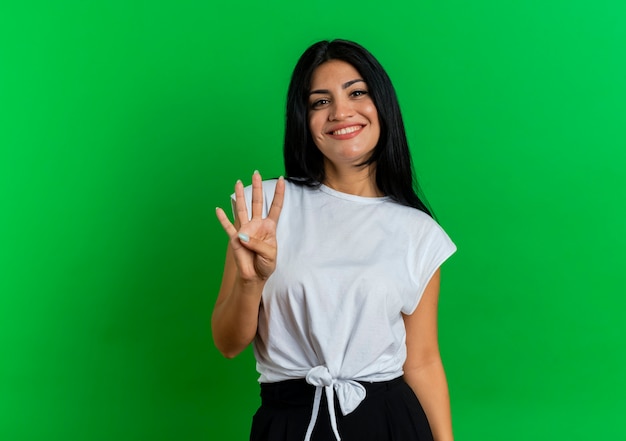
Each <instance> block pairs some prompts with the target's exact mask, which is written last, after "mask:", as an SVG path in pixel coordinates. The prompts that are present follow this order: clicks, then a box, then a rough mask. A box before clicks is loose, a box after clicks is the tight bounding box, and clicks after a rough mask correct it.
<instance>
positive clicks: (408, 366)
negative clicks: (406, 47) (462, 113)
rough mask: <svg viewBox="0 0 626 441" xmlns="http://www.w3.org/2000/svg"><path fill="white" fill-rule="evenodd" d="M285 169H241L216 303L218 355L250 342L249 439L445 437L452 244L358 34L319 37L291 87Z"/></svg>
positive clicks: (385, 81) (384, 79) (386, 85)
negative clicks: (446, 291) (442, 286)
mask: <svg viewBox="0 0 626 441" xmlns="http://www.w3.org/2000/svg"><path fill="white" fill-rule="evenodd" d="M284 160H285V169H286V175H287V179H283V178H282V177H281V178H279V179H277V180H268V181H265V182H262V179H261V176H260V175H259V174H258V172H255V174H254V175H253V176H252V185H251V186H250V187H248V188H245V189H244V187H243V184H242V183H241V181H238V182H237V184H236V185H235V195H234V213H235V220H234V223H231V222H230V221H229V220H228V217H227V216H226V214H225V213H224V211H223V210H222V209H219V208H218V209H217V217H218V219H219V220H220V222H221V224H222V226H223V228H224V230H225V231H226V233H227V234H228V236H229V238H230V241H229V246H228V249H227V252H226V263H225V267H224V275H223V280H222V285H221V288H220V292H219V295H218V298H217V301H216V304H215V309H214V312H213V317H212V328H213V338H214V341H215V344H216V346H217V347H218V349H219V350H220V351H221V352H222V353H223V354H224V355H225V356H226V357H234V356H235V355H237V354H238V353H239V352H241V351H242V350H243V349H244V348H245V347H246V346H247V345H248V344H250V343H251V342H253V343H254V351H255V356H256V359H257V369H258V371H259V373H260V374H261V377H260V379H259V381H260V383H261V398H262V404H261V407H260V408H259V410H258V411H257V413H256V414H255V416H254V419H253V424H252V433H251V437H250V439H251V440H254V441H261V440H268V441H283V440H284V441H299V440H305V441H308V440H314V441H329V440H332V439H336V440H340V439H343V440H345V441H353V440H354V441H357V440H358V441H364V440H376V441H384V440H399V441H400V440H401V441H410V440H420V441H421V440H433V439H434V440H436V441H449V440H452V439H453V438H452V424H451V418H450V404H449V397H448V387H447V382H446V377H445V373H444V369H443V366H442V362H441V357H440V354H439V347H438V341H437V301H438V296H439V280H440V274H439V267H440V265H441V264H442V263H443V262H444V261H445V260H446V259H447V258H448V257H449V256H450V255H451V254H452V253H454V251H455V250H456V248H455V246H454V244H453V243H452V241H451V240H450V239H449V237H448V236H447V235H446V233H445V232H444V231H443V230H442V229H441V227H440V226H439V225H438V224H437V223H436V222H435V221H434V220H433V219H432V217H431V216H430V212H429V210H428V209H427V207H426V206H425V205H424V203H423V202H422V200H420V198H419V197H418V195H417V193H416V190H415V188H416V186H414V179H413V171H412V165H411V158H410V155H409V149H408V145H407V140H406V135H405V131H404V125H403V122H402V117H401V114H400V109H399V106H398V101H397V98H396V95H395V91H394V89H393V86H392V84H391V81H390V79H389V77H388V76H387V74H386V73H385V71H384V70H383V68H382V67H381V65H380V64H379V63H378V61H377V60H376V59H375V58H374V57H373V56H372V55H371V54H370V53H369V52H368V51H367V50H365V49H364V48H363V47H361V46H359V45H358V44H356V43H353V42H349V41H344V40H334V41H331V42H328V41H321V42H319V43H316V44H314V45H313V46H311V47H310V48H308V49H307V50H306V51H305V52H304V54H303V55H302V57H301V58H300V60H299V61H298V63H297V65H296V67H295V70H294V72H293V76H292V79H291V83H290V86H289V92H288V98H287V120H286V130H285V144H284Z"/></svg>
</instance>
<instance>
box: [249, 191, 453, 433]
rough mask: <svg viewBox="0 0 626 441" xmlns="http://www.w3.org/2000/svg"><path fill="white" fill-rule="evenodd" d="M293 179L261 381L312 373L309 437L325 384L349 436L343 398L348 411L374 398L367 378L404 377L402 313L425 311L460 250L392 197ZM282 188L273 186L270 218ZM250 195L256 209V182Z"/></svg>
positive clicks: (258, 345) (260, 337) (264, 312)
mask: <svg viewBox="0 0 626 441" xmlns="http://www.w3.org/2000/svg"><path fill="white" fill-rule="evenodd" d="M285 184H286V188H285V199H284V205H283V209H282V212H281V215H280V219H279V221H278V227H277V232H276V234H277V243H278V256H277V263H276V270H275V272H274V273H273V274H272V275H271V276H270V277H269V279H268V280H267V283H266V285H265V288H264V290H263V294H262V302H261V307H260V311H259V324H258V332H257V336H256V338H255V340H254V353H255V357H256V360H257V370H258V371H259V373H260V374H261V377H260V378H259V381H260V382H270V383H271V382H277V381H283V380H288V379H294V378H305V379H306V381H307V382H308V383H310V384H313V385H315V386H317V390H316V397H315V401H314V409H313V416H312V418H311V424H310V425H309V430H308V433H307V438H306V439H308V438H309V437H310V434H311V432H312V430H313V427H314V425H315V420H316V418H317V412H318V408H319V402H320V398H321V394H322V393H321V392H322V388H325V390H326V396H327V399H328V403H329V409H330V412H331V423H332V425H333V429H334V430H335V435H336V437H337V439H339V434H338V433H337V431H336V422H335V415H334V404H333V403H334V401H333V395H334V394H337V396H338V401H339V404H340V407H341V410H342V412H343V414H344V415H346V414H348V413H350V412H352V411H353V410H354V409H356V407H357V406H358V405H359V404H360V403H361V401H362V400H363V399H364V398H365V389H364V388H363V386H362V385H360V384H359V383H358V382H357V381H366V382H372V381H387V380H391V379H394V378H397V377H399V376H401V375H402V374H403V370H402V366H403V364H404V362H405V360H406V344H405V339H406V333H405V328H404V321H403V319H402V313H404V314H411V313H412V312H413V311H414V310H415V308H416V307H417V305H418V303H419V301H420V298H421V296H422V293H423V291H424V288H425V287H426V285H427V284H428V282H429V280H430V278H431V277H432V276H433V274H434V273H435V271H436V270H437V268H439V266H440V265H441V264H442V263H443V262H444V261H445V260H446V259H447V258H448V257H449V256H450V255H451V254H453V253H454V252H455V250H456V247H455V245H454V244H453V243H452V241H451V240H450V238H449V237H448V236H447V234H446V233H445V232H444V231H443V229H442V228H441V227H440V226H439V225H438V224H437V223H436V222H435V221H434V220H433V219H432V218H431V217H430V216H428V215H427V214H425V213H424V212H422V211H420V210H417V209H415V208H411V207H407V206H404V205H400V204H398V203H396V202H394V201H393V200H391V199H390V198H388V197H381V198H368V197H360V196H354V195H350V194H345V193H341V192H338V191H336V190H333V189H331V188H329V187H326V186H324V185H321V186H320V187H319V188H310V187H307V186H301V185H296V184H293V183H291V182H288V181H286V182H285ZM275 186H276V180H269V181H265V182H264V183H263V193H264V213H263V216H267V212H268V211H269V207H270V205H271V201H272V198H273V195H274V189H275ZM246 201H247V203H248V207H250V203H251V188H250V187H247V188H246ZM248 210H250V208H248ZM249 212H250V211H249Z"/></svg>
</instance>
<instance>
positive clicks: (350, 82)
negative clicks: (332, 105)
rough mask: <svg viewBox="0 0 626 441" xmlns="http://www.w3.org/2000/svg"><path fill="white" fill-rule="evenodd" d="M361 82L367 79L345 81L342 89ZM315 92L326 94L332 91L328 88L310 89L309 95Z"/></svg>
mask: <svg viewBox="0 0 626 441" xmlns="http://www.w3.org/2000/svg"><path fill="white" fill-rule="evenodd" d="M359 82H363V83H364V82H365V80H363V79H361V78H357V79H354V80H350V81H347V82H345V83H343V84H342V85H341V88H342V89H347V88H348V87H350V86H352V85H353V84H354V83H359ZM315 93H319V94H325V93H330V91H329V90H328V89H315V90H312V91H310V92H309V95H313V94H315Z"/></svg>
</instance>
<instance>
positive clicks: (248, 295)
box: [211, 278, 265, 358]
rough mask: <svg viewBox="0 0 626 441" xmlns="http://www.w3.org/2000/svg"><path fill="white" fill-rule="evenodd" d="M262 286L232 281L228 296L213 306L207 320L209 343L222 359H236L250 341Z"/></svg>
mask: <svg viewBox="0 0 626 441" xmlns="http://www.w3.org/2000/svg"><path fill="white" fill-rule="evenodd" d="M264 286H265V282H264V281H258V282H245V281H243V280H242V279H240V278H236V279H235V281H234V283H233V287H232V290H231V291H230V293H228V295H226V296H224V299H223V300H222V301H221V302H218V303H217V304H216V305H215V308H214V310H213V315H212V317H211V329H212V332H213V341H214V342H215V346H217V348H218V349H219V351H220V352H221V353H222V354H223V355H224V356H225V357H227V358H232V357H234V356H236V355H237V354H239V353H240V352H241V351H243V350H244V349H245V348H246V347H247V346H248V345H249V344H250V342H251V341H252V340H253V339H254V336H255V335H256V331H257V325H258V319H259V305H260V303H261V294H262V292H263V287H264Z"/></svg>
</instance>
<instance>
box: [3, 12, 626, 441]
mask: <svg viewBox="0 0 626 441" xmlns="http://www.w3.org/2000/svg"><path fill="white" fill-rule="evenodd" d="M14 3H15V4H14V5H13V6H7V4H6V2H5V3H3V5H2V6H0V191H1V195H0V196H1V197H0V258H1V262H0V265H1V266H0V294H1V295H0V344H1V346H0V438H1V439H3V440H7V441H26V440H28V441H31V440H64V441H70V440H71V441H73V440H89V441H91V440H93V441H96V440H103V441H104V440H107V441H109V440H114V439H115V440H121V441H122V440H123V441H125V440H189V441H192V440H197V441H200V440H244V439H247V433H248V429H249V424H250V418H251V415H252V414H253V412H254V411H255V409H256V406H257V405H258V402H259V400H258V386H257V384H256V378H257V374H256V372H255V369H254V361H253V357H252V353H251V351H250V350H247V351H246V352H245V353H244V354H242V355H241V356H239V357H238V358H236V359H234V360H226V359H223V358H222V357H221V356H220V354H219V353H218V351H217V350H216V349H215V348H214V346H213V343H212V339H211V333H210V314H211V310H212V306H213V303H214V301H215V298H216V295H217V291H218V287H219V282H220V277H221V268H222V263H223V254H224V250H225V246H226V239H225V235H224V233H223V231H221V229H220V226H219V224H218V222H217V220H216V219H215V216H214V207H215V206H228V195H229V194H230V192H231V191H232V188H233V184H234V182H235V180H236V179H238V178H242V179H244V180H245V181H246V182H249V179H250V177H249V175H250V174H251V173H252V172H253V170H255V169H259V170H260V171H261V172H262V173H263V174H264V176H266V177H273V176H278V175H280V174H281V173H282V172H283V169H282V155H281V145H282V130H283V121H284V110H283V109H284V100H285V92H286V88H287V83H288V80H289V77H290V73H291V69H292V68H293V66H294V64H295V62H296V60H297V58H298V56H299V55H300V53H301V52H302V51H303V50H304V49H305V48H306V47H307V46H308V45H309V44H311V43H313V42H315V41H317V40H319V39H325V38H348V39H353V40H356V41H358V42H360V43H361V44H363V45H364V46H366V47H367V48H369V49H370V50H371V51H372V52H373V53H374V54H375V55H376V56H377V57H378V58H379V60H380V61H381V62H382V64H383V65H384V66H385V68H386V69H387V70H388V73H389V74H390V76H391V77H392V80H393V81H394V84H395V86H396V89H397V92H398V95H399V98H400V103H401V106H402V109H403V114H404V117H405V123H406V125H407V131H408V135H409V139H410V143H411V147H412V151H413V154H414V158H415V162H416V167H417V171H418V174H419V177H420V179H421V182H422V183H423V186H424V189H425V192H426V194H427V196H428V199H429V200H430V202H431V204H432V205H433V207H434V208H435V211H436V214H437V216H438V219H439V221H440V223H441V224H442V225H443V226H444V227H445V228H446V230H447V231H448V232H449V234H450V235H451V236H452V238H453V239H454V241H455V242H456V243H457V245H458V248H459V251H458V253H457V254H456V255H455V256H454V258H453V259H451V261H450V262H448V263H446V265H445V267H444V271H443V282H442V294H441V313H440V322H441V345H442V352H443V357H444V361H445V363H446V367H447V372H448V377H449V382H450V387H451V396H452V407H453V414H454V428H455V434H456V438H457V439H458V440H469V441H474V440H476V441H479V440H480V441H488V440H494V441H502V440H506V441H515V440H527V439H540V440H588V439H610V440H616V439H626V429H624V415H626V374H625V372H626V355H625V352H626V351H625V349H626V344H625V342H626V325H625V321H626V320H624V316H625V310H626V300H624V298H625V297H626V296H625V294H626V276H625V273H626V271H625V268H624V263H625V259H624V249H625V248H626V221H625V216H626V209H625V208H624V203H625V202H626V197H625V196H626V195H625V193H626V191H625V190H626V3H624V2H623V1H622V0H597V1H594V2H590V1H582V0H548V1H544V2H538V1H521V0H513V1H496V0H491V1H487V0H477V1H473V2H468V1H460V0H451V1H445V2H435V1H431V0H425V1H418V2H411V3H409V2H407V3H404V2H380V1H373V0H363V1H360V2H357V3H341V4H337V3H332V2H327V1H310V2H304V3H299V2H293V1H286V0H283V1H276V2H252V1H248V0H246V1H239V2H219V4H218V5H215V3H217V2H207V1H177V2H167V1H158V0H157V1H153V2H146V1H136V0H125V1H122V0H117V1H100V2H88V1H68V0H61V1H57V2H43V1H36V2H32V1H30V2H29V1H26V2H20V3H19V6H16V5H17V4H18V3H17V2H14Z"/></svg>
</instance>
